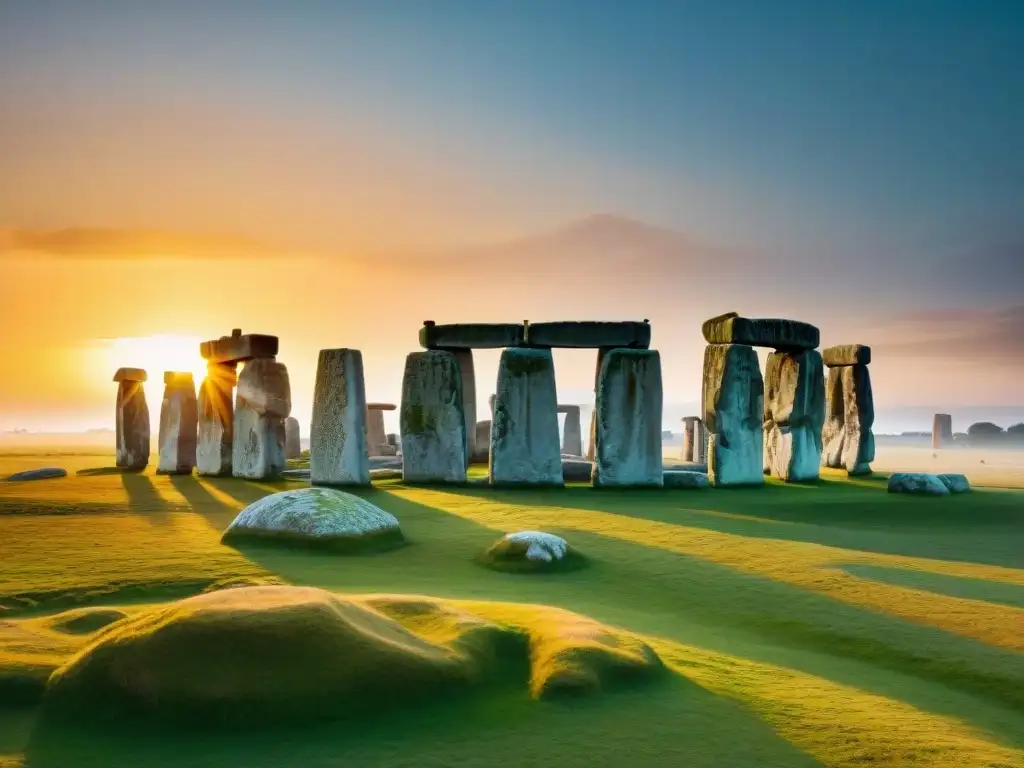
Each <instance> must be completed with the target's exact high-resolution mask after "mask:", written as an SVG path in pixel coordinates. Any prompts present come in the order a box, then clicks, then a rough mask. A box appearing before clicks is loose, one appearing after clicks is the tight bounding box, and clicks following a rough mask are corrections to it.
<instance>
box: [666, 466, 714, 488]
mask: <svg viewBox="0 0 1024 768" xmlns="http://www.w3.org/2000/svg"><path fill="white" fill-rule="evenodd" d="M663 475H664V482H665V487H666V488H709V487H710V486H711V480H710V478H708V476H707V475H706V474H704V473H703V472H690V471H688V470H685V469H667V470H665V472H664V473H663Z"/></svg>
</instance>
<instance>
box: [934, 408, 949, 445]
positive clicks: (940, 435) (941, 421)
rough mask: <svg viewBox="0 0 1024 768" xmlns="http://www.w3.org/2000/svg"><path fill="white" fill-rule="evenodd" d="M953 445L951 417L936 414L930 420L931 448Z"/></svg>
mask: <svg viewBox="0 0 1024 768" xmlns="http://www.w3.org/2000/svg"><path fill="white" fill-rule="evenodd" d="M952 444H953V417H952V416H951V415H950V414H948V413H936V414H935V418H934V419H932V448H935V449H938V448H946V447H948V446H950V445H952Z"/></svg>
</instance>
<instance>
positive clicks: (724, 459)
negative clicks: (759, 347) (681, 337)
mask: <svg viewBox="0 0 1024 768" xmlns="http://www.w3.org/2000/svg"><path fill="white" fill-rule="evenodd" d="M703 402H704V419H703V421H704V424H705V426H706V427H707V430H708V457H707V461H708V476H709V477H710V479H711V482H712V483H713V484H714V485H716V486H719V487H723V486H744V485H761V484H763V483H764V464H763V452H764V444H763V440H764V429H763V422H762V418H763V417H764V380H763V379H762V378H761V366H760V364H759V362H758V359H757V353H756V352H755V351H754V348H753V347H750V346H747V345H746V344H708V346H707V347H705V349H704V393H703Z"/></svg>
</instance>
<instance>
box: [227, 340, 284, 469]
mask: <svg viewBox="0 0 1024 768" xmlns="http://www.w3.org/2000/svg"><path fill="white" fill-rule="evenodd" d="M291 410H292V394H291V384H290V383H289V380H288V369H287V368H285V366H284V364H283V363H279V362H277V361H276V360H274V359H273V358H269V357H257V358H254V359H252V360H249V361H248V362H247V363H246V364H245V366H244V367H243V368H242V372H241V373H240V374H239V375H238V390H237V392H236V393H235V424H234V439H233V441H232V451H231V471H232V473H233V474H234V476H235V477H244V478H246V479H248V480H263V479H266V478H270V477H274V476H275V475H277V474H279V473H280V472H281V471H282V470H284V469H285V467H286V466H287V465H286V464H285V460H284V443H285V427H284V420H285V419H286V418H287V417H288V414H289V413H290V412H291Z"/></svg>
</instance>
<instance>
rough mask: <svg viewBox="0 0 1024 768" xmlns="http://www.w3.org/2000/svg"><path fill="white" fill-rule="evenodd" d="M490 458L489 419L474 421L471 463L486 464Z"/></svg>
mask: <svg viewBox="0 0 1024 768" xmlns="http://www.w3.org/2000/svg"><path fill="white" fill-rule="evenodd" d="M490 460H491V419H488V420H487V421H478V422H477V423H476V443H475V447H474V449H473V461H472V463H473V464H487V463H488V462H489V461H490Z"/></svg>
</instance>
